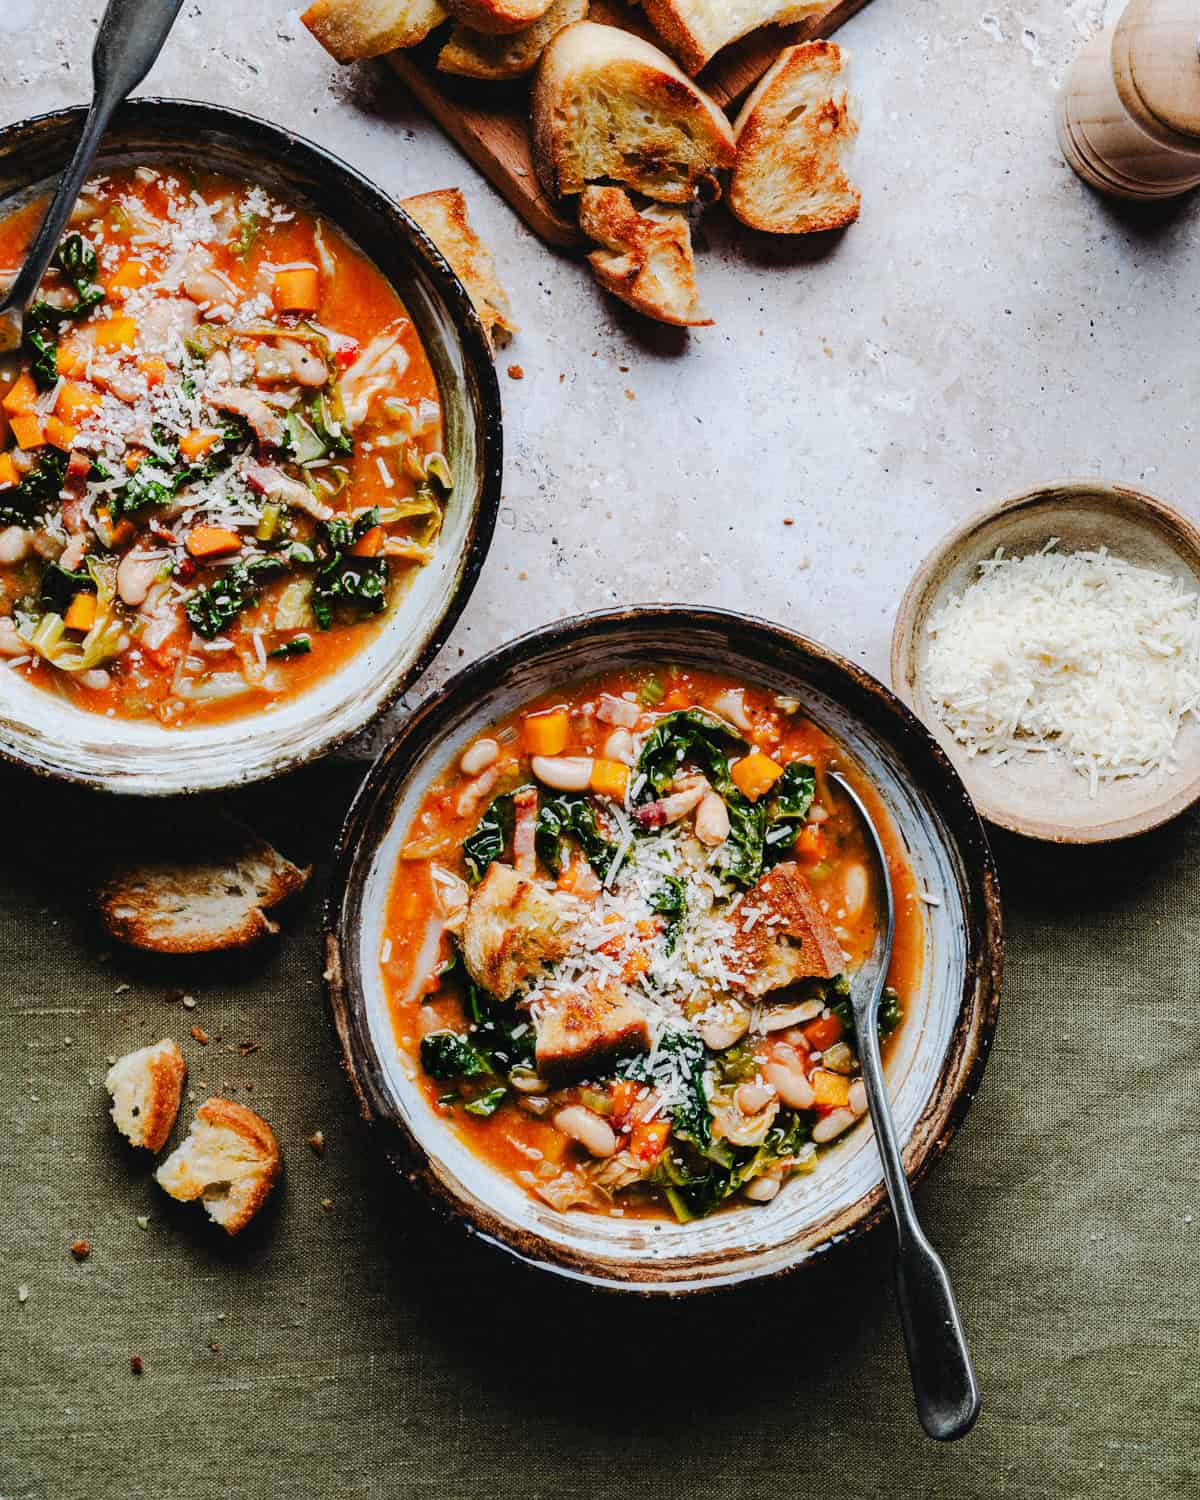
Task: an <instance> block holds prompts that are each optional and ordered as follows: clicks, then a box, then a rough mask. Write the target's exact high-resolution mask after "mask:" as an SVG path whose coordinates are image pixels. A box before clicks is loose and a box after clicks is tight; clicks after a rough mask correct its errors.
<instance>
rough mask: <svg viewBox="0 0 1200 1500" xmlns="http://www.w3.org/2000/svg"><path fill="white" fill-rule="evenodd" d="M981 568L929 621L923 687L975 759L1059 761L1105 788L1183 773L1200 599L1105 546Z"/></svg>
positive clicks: (1194, 698) (1194, 692)
mask: <svg viewBox="0 0 1200 1500" xmlns="http://www.w3.org/2000/svg"><path fill="white" fill-rule="evenodd" d="M1057 545H1058V538H1057V537H1053V538H1051V540H1050V541H1049V542H1048V543H1047V544H1046V546H1045V547H1044V548H1043V549H1042V550H1041V551H1040V552H1037V553H1033V554H1031V555H1029V556H1026V557H1005V556H1004V553H1003V549H1002V548H1001V549H998V550H997V552H996V554H995V556H994V557H992V558H990V559H988V560H987V561H985V562H983V563H981V564H980V565H979V577H978V578H976V579H975V580H974V581H973V582H971V583H970V584H969V585H968V586H967V588H966V589H965V590H964V591H963V592H962V593H961V594H959V595H957V596H955V597H954V598H952V599H951V600H950V601H949V602H948V603H947V604H946V605H945V606H944V607H943V608H942V609H940V610H939V611H938V612H937V614H936V615H935V616H934V617H933V618H932V619H931V620H930V621H929V624H928V626H927V627H926V628H927V632H928V637H929V640H928V652H927V656H926V660H925V664H924V668H923V685H924V688H925V691H926V693H927V694H928V696H929V698H930V701H931V702H932V703H933V705H934V707H935V709H936V712H937V714H938V717H939V718H940V719H941V720H942V722H943V723H944V724H945V725H946V726H947V728H948V729H949V730H950V731H951V733H952V734H953V735H954V737H955V739H956V740H957V741H958V742H959V743H960V744H961V745H963V746H964V747H965V748H966V750H967V751H968V753H969V754H971V755H976V754H986V755H989V756H992V757H994V758H995V761H996V762H997V763H998V764H1000V763H1003V762H1005V761H1007V760H1009V759H1012V758H1013V757H1015V756H1021V755H1026V754H1047V753H1056V754H1059V755H1061V756H1063V757H1064V758H1065V759H1066V760H1068V761H1069V763H1070V764H1071V765H1072V766H1073V767H1074V768H1075V769H1076V770H1077V771H1079V772H1080V773H1082V774H1083V775H1085V776H1087V777H1088V779H1089V781H1090V784H1091V792H1092V795H1093V796H1095V795H1096V792H1097V789H1098V787H1099V785H1100V784H1101V783H1102V782H1109V781H1114V780H1117V779H1118V778H1121V777H1129V776H1143V775H1148V774H1150V773H1152V772H1153V773H1156V774H1158V775H1169V774H1171V773H1172V772H1174V771H1175V770H1176V769H1177V761H1176V759H1175V756H1174V746H1175V741H1176V739H1177V737H1178V735H1179V731H1180V728H1181V727H1182V725H1183V723H1184V721H1185V720H1186V719H1189V718H1193V717H1195V716H1196V713H1197V705H1198V704H1200V594H1198V593H1197V592H1196V591H1195V590H1193V589H1191V588H1189V587H1188V586H1187V585H1186V584H1185V583H1184V582H1183V581H1182V580H1180V579H1178V578H1172V577H1170V576H1168V575H1167V574H1165V573H1158V572H1154V571H1152V570H1151V569H1148V568H1140V567H1136V566H1135V565H1134V564H1132V563H1128V562H1125V561H1124V560H1122V559H1121V558H1118V557H1114V556H1112V555H1111V554H1110V553H1109V552H1108V550H1107V548H1103V547H1102V548H1100V550H1099V551H1096V552H1074V553H1061V552H1056V551H1055V550H1054V549H1055V547H1056V546H1057Z"/></svg>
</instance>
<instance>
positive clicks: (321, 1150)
mask: <svg viewBox="0 0 1200 1500" xmlns="http://www.w3.org/2000/svg"><path fill="white" fill-rule="evenodd" d="M308 1144H309V1145H310V1146H311V1147H312V1149H313V1155H314V1156H324V1155H325V1132H324V1131H323V1130H314V1131H313V1133H312V1135H310V1136H309V1138H308Z"/></svg>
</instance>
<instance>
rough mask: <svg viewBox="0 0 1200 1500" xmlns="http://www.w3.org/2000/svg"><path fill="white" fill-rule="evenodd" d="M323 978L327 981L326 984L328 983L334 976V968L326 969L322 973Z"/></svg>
mask: <svg viewBox="0 0 1200 1500" xmlns="http://www.w3.org/2000/svg"><path fill="white" fill-rule="evenodd" d="M321 978H322V979H323V980H324V981H325V983H326V984H328V983H329V982H330V980H331V979H332V978H333V970H332V969H326V970H325V971H324V972H323V973H322V975H321Z"/></svg>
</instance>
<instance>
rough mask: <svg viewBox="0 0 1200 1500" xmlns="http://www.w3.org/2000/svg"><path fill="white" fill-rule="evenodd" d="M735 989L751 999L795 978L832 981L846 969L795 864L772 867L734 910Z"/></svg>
mask: <svg viewBox="0 0 1200 1500" xmlns="http://www.w3.org/2000/svg"><path fill="white" fill-rule="evenodd" d="M733 952H734V955H735V957H734V962H735V965H736V968H737V971H738V974H739V976H740V981H739V983H737V984H735V985H734V988H735V989H742V990H744V991H745V993H746V994H747V995H750V996H753V997H754V998H755V999H757V998H759V997H760V996H762V995H769V994H770V993H771V991H772V990H778V989H782V988H783V987H784V985H788V984H795V983H796V981H797V980H799V979H833V978H835V977H836V976H837V975H838V974H840V973H841V972H842V970H843V969H844V968H845V966H846V956H845V954H844V953H843V952H842V947H841V944H840V943H839V942H838V940H837V934H836V933H835V932H834V930H833V927H832V926H831V925H830V922H829V918H828V917H827V916H826V915H825V913H824V912H823V911H822V910H821V905H820V902H819V901H818V900H817V898H816V896H815V895H814V894H813V889H812V886H810V885H809V883H808V881H807V880H805V878H804V876H803V875H801V873H800V868H799V866H798V865H795V864H793V863H791V862H790V861H789V862H788V863H786V864H781V865H776V866H775V868H774V869H773V870H771V871H770V872H769V873H768V874H766V875H763V876H762V877H761V878H760V879H759V880H758V881H757V882H756V883H755V885H754V886H753V887H752V888H751V889H750V890H749V891H748V892H747V894H746V899H745V900H744V901H743V902H742V904H741V906H740V907H739V908H738V912H737V931H736V932H735V934H734V938H733Z"/></svg>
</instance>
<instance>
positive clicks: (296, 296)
mask: <svg viewBox="0 0 1200 1500" xmlns="http://www.w3.org/2000/svg"><path fill="white" fill-rule="evenodd" d="M271 301H272V302H273V303H274V304H275V311H276V312H316V310H317V308H318V307H320V305H321V282H320V278H319V277H318V275H317V271H316V267H315V266H300V267H297V268H296V269H295V270H293V271H276V273H275V280H274V281H273V282H272V283H271Z"/></svg>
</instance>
